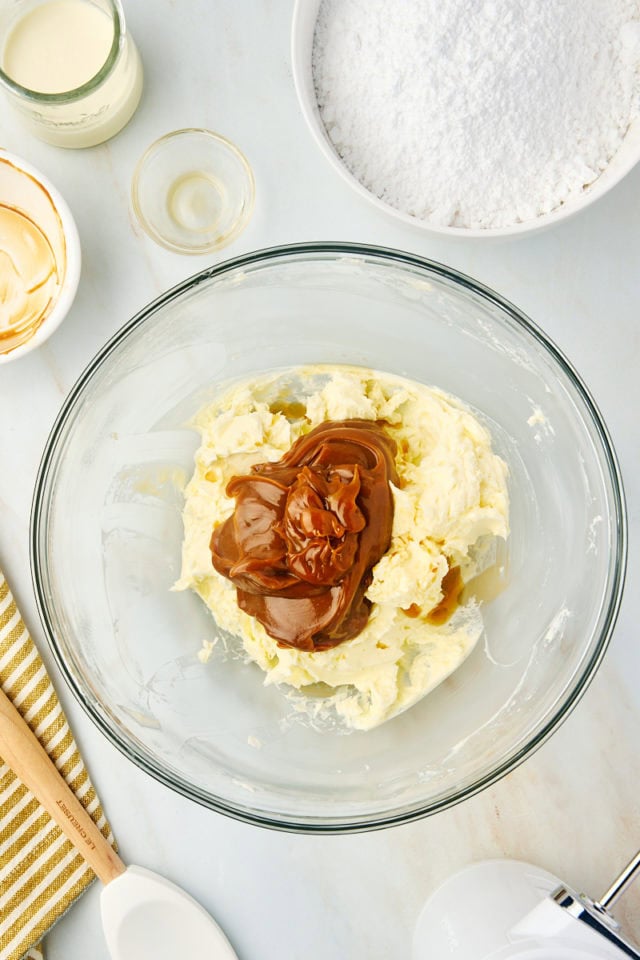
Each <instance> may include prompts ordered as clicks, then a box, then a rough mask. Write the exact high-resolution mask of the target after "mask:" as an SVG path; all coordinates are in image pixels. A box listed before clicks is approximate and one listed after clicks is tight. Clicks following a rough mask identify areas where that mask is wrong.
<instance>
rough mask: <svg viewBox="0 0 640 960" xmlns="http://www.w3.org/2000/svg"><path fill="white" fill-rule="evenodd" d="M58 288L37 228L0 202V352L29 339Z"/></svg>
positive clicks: (54, 268)
mask: <svg viewBox="0 0 640 960" xmlns="http://www.w3.org/2000/svg"><path fill="white" fill-rule="evenodd" d="M58 287H59V276H58V267H57V264H56V259H55V256H54V253H53V250H52V249H51V244H50V243H49V241H48V240H47V238H46V236H45V235H44V233H43V232H42V230H41V229H40V227H38V225H37V224H36V223H34V222H33V220H32V219H31V218H30V217H28V216H27V215H26V214H25V213H23V212H22V211H21V210H18V209H16V208H15V207H12V206H9V205H7V204H3V203H0V352H2V353H8V352H9V351H10V350H14V349H15V348H16V347H19V346H20V344H22V343H25V341H27V340H28V339H29V338H30V337H32V336H33V334H34V333H35V331H36V330H37V329H38V327H39V326H40V324H41V323H42V322H43V321H44V320H45V318H46V317H47V314H48V313H49V311H50V309H51V307H52V305H53V301H54V299H55V296H56V294H57V292H58Z"/></svg>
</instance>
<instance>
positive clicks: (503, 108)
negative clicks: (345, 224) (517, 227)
mask: <svg viewBox="0 0 640 960" xmlns="http://www.w3.org/2000/svg"><path fill="white" fill-rule="evenodd" d="M639 55H640V2H638V0H393V2H392V3H390V2H389V0H323V2H322V3H321V5H320V11H319V15H318V21H317V24H316V31H315V38H314V48H313V71H314V81H315V86H316V95H317V98H318V104H319V107H320V112H321V116H322V120H323V122H324V124H325V127H326V129H327V131H328V133H329V136H330V138H331V140H332V142H333V144H334V146H335V148H336V150H337V151H338V153H339V154H340V156H341V157H342V159H343V161H344V163H345V164H346V166H347V167H348V168H349V170H350V171H351V172H352V173H353V174H354V176H355V177H356V178H357V179H358V180H359V181H360V182H361V183H362V184H364V186H366V187H367V188H368V189H369V190H370V191H371V192H372V193H374V194H375V195H376V196H378V197H380V198H381V199H382V200H384V201H386V202H387V203H389V204H390V205H391V206H393V207H396V208H398V209H399V210H402V211H404V212H405V213H409V214H412V215H413V216H415V217H418V218H420V219H424V220H428V221H431V222H432V223H436V224H449V225H453V226H471V227H500V226H509V225H512V224H514V223H517V222H520V221H526V220H531V219H533V218H535V217H537V216H538V215H540V214H543V213H547V212H549V211H551V210H553V209H554V208H556V207H557V206H559V205H560V204H562V203H563V202H564V201H565V200H566V199H567V198H568V197H569V196H570V195H571V194H573V193H575V192H577V191H581V190H582V189H583V188H584V187H585V186H586V185H588V184H590V183H592V182H593V181H594V180H595V179H596V178H597V177H598V176H599V174H600V173H601V172H602V171H603V170H604V169H605V167H606V166H607V164H608V162H609V161H610V159H611V157H612V156H613V154H614V153H615V152H616V150H617V149H618V147H619V146H620V143H621V142H622V139H623V137H624V134H625V132H626V130H627V128H628V126H629V123H630V122H631V120H632V119H634V118H635V117H636V116H637V115H638V112H639V94H638V88H639V81H638V73H637V66H638V58H639Z"/></svg>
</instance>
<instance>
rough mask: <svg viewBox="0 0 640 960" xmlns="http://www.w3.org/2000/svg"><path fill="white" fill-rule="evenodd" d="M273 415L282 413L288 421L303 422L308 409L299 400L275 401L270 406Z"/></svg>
mask: <svg viewBox="0 0 640 960" xmlns="http://www.w3.org/2000/svg"><path fill="white" fill-rule="evenodd" d="M269 410H271V413H281V414H283V416H285V417H286V418H287V420H302V418H303V417H304V416H306V413H307V408H306V406H305V405H304V403H300V401H299V400H274V401H273V403H270V404H269Z"/></svg>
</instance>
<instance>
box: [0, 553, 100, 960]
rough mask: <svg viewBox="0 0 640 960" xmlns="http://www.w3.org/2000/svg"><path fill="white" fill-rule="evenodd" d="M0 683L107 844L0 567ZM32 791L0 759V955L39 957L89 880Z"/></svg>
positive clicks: (5, 958)
mask: <svg viewBox="0 0 640 960" xmlns="http://www.w3.org/2000/svg"><path fill="white" fill-rule="evenodd" d="M0 685H2V689H3V690H4V692H5V693H6V694H7V696H8V697H9V698H10V699H11V700H12V701H13V703H14V704H15V706H16V707H17V708H18V710H19V711H20V713H21V714H22V716H23V717H24V719H25V720H26V721H27V723H28V724H29V726H30V727H31V729H32V730H33V732H34V733H35V734H36V736H37V737H38V739H39V740H40V742H41V744H42V745H43V747H44V748H45V750H46V751H47V753H48V754H49V756H50V757H51V758H52V760H53V761H54V763H55V765H56V767H57V768H58V770H60V772H61V773H62V775H63V776H64V778H65V780H66V781H67V783H68V784H69V785H70V786H71V788H72V789H73V790H74V791H75V792H76V794H77V796H78V798H79V800H80V801H81V803H82V804H83V806H84V807H86V809H87V810H88V812H89V813H90V814H91V816H92V817H93V819H94V820H95V822H96V823H97V825H98V827H99V828H100V830H101V832H102V833H103V835H104V836H105V837H107V838H108V840H109V841H110V843H114V840H113V834H112V833H111V829H110V827H109V824H108V823H107V821H106V819H105V816H104V813H103V812H102V808H101V806H100V802H99V800H98V797H97V796H96V792H95V790H94V789H93V786H92V785H91V781H90V780H89V774H88V773H87V771H86V769H85V766H84V763H83V761H82V757H81V756H80V753H79V752H78V748H77V746H76V744H75V741H74V739H73V735H72V733H71V730H70V729H69V724H68V723H67V720H66V717H65V715H64V713H63V712H62V708H61V706H60V703H59V702H58V698H57V696H56V693H55V690H54V689H53V686H52V684H51V680H50V679H49V675H48V674H47V671H46V670H45V667H44V664H43V662H42V660H41V659H40V656H39V654H38V651H37V650H36V647H35V645H34V643H33V641H32V639H31V637H30V636H29V633H28V631H27V629H26V627H25V625H24V623H23V621H22V618H21V616H20V612H19V611H18V608H17V606H16V604H15V601H14V599H13V596H12V595H11V590H10V589H9V584H8V583H7V581H6V580H5V578H4V575H3V573H2V571H1V570H0ZM93 879H94V874H93V872H92V871H91V870H90V868H89V867H88V866H87V865H86V864H85V862H84V861H83V859H82V857H81V856H80V854H78V853H76V851H75V850H74V848H73V847H72V846H71V844H70V843H69V841H68V840H66V839H65V837H64V836H63V834H62V833H61V831H60V830H59V828H58V827H57V826H56V825H55V824H54V823H53V821H52V820H51V818H50V817H49V814H48V813H45V811H44V810H43V809H42V807H41V806H40V804H39V803H38V801H37V800H36V798H35V797H34V796H33V794H31V793H29V791H28V790H27V788H26V787H25V786H23V784H22V783H20V781H19V780H17V779H16V777H15V776H14V775H13V773H12V772H11V770H10V769H9V768H8V767H7V766H6V765H5V764H4V763H3V761H2V744H1V743H0V960H19V958H22V957H26V958H29V960H42V947H41V946H40V940H41V939H42V937H43V936H44V934H45V933H46V932H47V930H49V929H50V927H52V926H53V924H54V923H56V921H57V920H59V919H60V917H61V916H62V915H63V914H64V913H66V911H67V910H68V909H69V907H70V906H71V904H72V903H73V902H74V901H75V900H76V899H77V898H78V897H79V896H80V894H81V893H83V891H84V890H85V889H86V888H87V887H88V886H89V884H90V883H91V882H92V881H93Z"/></svg>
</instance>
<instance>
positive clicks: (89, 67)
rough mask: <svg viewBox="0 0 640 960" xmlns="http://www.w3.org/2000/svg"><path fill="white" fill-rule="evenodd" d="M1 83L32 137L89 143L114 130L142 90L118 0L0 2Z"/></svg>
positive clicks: (134, 51)
mask: <svg viewBox="0 0 640 960" xmlns="http://www.w3.org/2000/svg"><path fill="white" fill-rule="evenodd" d="M0 37H2V38H4V39H3V43H2V49H0V83H2V84H3V85H4V87H5V89H6V90H7V92H8V94H9V97H10V100H11V102H12V104H13V106H14V107H15V108H16V109H17V110H18V112H19V113H20V115H21V117H22V119H23V120H24V121H25V123H26V124H27V125H28V127H29V129H30V130H31V131H32V133H34V134H35V135H36V136H37V137H39V138H40V139H42V140H46V141H47V142H48V143H52V144H55V145H56V146H60V147H91V146H94V145H95V144H97V143H102V141H104V140H108V139H109V138H110V137H112V136H114V135H115V134H116V133H118V131H119V130H121V129H122V127H124V125H125V124H126V123H127V122H128V120H130V118H131V116H132V115H133V113H134V111H135V109H136V107H137V105H138V102H139V100H140V95H141V93H142V64H141V61H140V55H139V53H138V51H137V49H136V46H135V44H134V42H133V40H132V38H131V36H130V35H129V33H128V32H127V29H126V25H125V20H124V13H123V10H122V4H121V2H120V0H36V2H34V0H0Z"/></svg>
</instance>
